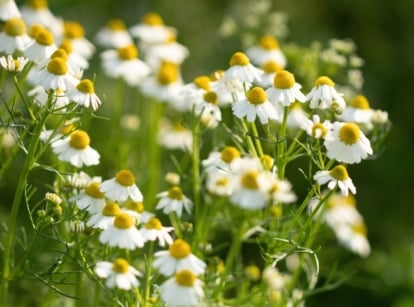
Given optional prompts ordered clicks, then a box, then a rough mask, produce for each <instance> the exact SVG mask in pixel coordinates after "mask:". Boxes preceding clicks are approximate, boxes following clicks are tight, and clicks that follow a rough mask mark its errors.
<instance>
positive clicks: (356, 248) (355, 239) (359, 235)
mask: <svg viewBox="0 0 414 307" xmlns="http://www.w3.org/2000/svg"><path fill="white" fill-rule="evenodd" d="M334 232H335V235H336V237H337V238H338V241H339V243H340V244H342V245H343V246H345V247H346V248H348V249H349V250H350V251H352V252H354V253H356V254H358V255H360V256H361V257H367V256H369V254H370V253H371V247H370V244H369V242H368V239H367V237H366V228H365V225H364V223H361V224H354V225H349V224H340V225H339V226H337V227H335V228H334Z"/></svg>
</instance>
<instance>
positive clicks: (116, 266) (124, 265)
mask: <svg viewBox="0 0 414 307" xmlns="http://www.w3.org/2000/svg"><path fill="white" fill-rule="evenodd" d="M128 268H129V263H128V261H126V260H125V259H123V258H118V259H116V260H115V261H114V263H113V264H112V271H114V272H115V273H119V274H122V273H126V272H128Z"/></svg>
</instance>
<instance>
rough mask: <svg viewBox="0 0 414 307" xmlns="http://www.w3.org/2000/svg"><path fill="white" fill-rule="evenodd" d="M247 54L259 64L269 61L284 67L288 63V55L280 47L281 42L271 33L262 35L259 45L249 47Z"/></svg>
mask: <svg viewBox="0 0 414 307" xmlns="http://www.w3.org/2000/svg"><path fill="white" fill-rule="evenodd" d="M246 55H247V56H248V57H249V58H250V59H251V61H252V62H253V63H254V64H256V65H258V66H261V65H263V64H264V63H266V62H269V61H273V62H275V63H277V64H278V65H279V66H280V67H282V68H283V67H285V66H286V64H287V61H286V57H285V55H284V54H283V52H282V50H281V49H280V47H279V42H278V41H277V39H276V38H275V37H273V36H270V35H265V36H262V37H261V38H260V42H259V45H255V46H252V47H250V48H248V49H247V50H246Z"/></svg>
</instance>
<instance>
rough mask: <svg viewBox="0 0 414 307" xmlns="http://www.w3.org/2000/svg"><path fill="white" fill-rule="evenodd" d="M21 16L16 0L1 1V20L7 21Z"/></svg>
mask: <svg viewBox="0 0 414 307" xmlns="http://www.w3.org/2000/svg"><path fill="white" fill-rule="evenodd" d="M20 16H21V14H20V10H19V8H18V6H17V5H16V2H15V1H14V0H3V1H0V20H2V21H5V20H9V19H12V18H18V17H20Z"/></svg>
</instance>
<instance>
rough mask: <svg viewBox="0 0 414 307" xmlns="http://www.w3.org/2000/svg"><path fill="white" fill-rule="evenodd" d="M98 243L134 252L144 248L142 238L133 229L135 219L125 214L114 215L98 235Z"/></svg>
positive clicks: (134, 228) (135, 229) (136, 230)
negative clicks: (138, 248) (110, 222)
mask: <svg viewBox="0 0 414 307" xmlns="http://www.w3.org/2000/svg"><path fill="white" fill-rule="evenodd" d="M99 241H100V242H101V243H104V244H108V245H109V246H111V247H119V248H126V249H130V250H134V249H136V248H137V247H143V246H144V242H145V240H144V237H143V236H142V234H141V233H140V232H139V231H138V229H137V228H136V227H135V219H134V218H133V217H132V216H130V215H129V214H127V213H120V214H118V215H116V216H115V217H114V219H113V221H112V224H110V225H109V226H108V227H107V228H106V229H104V230H103V231H102V232H101V234H100V235H99Z"/></svg>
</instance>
